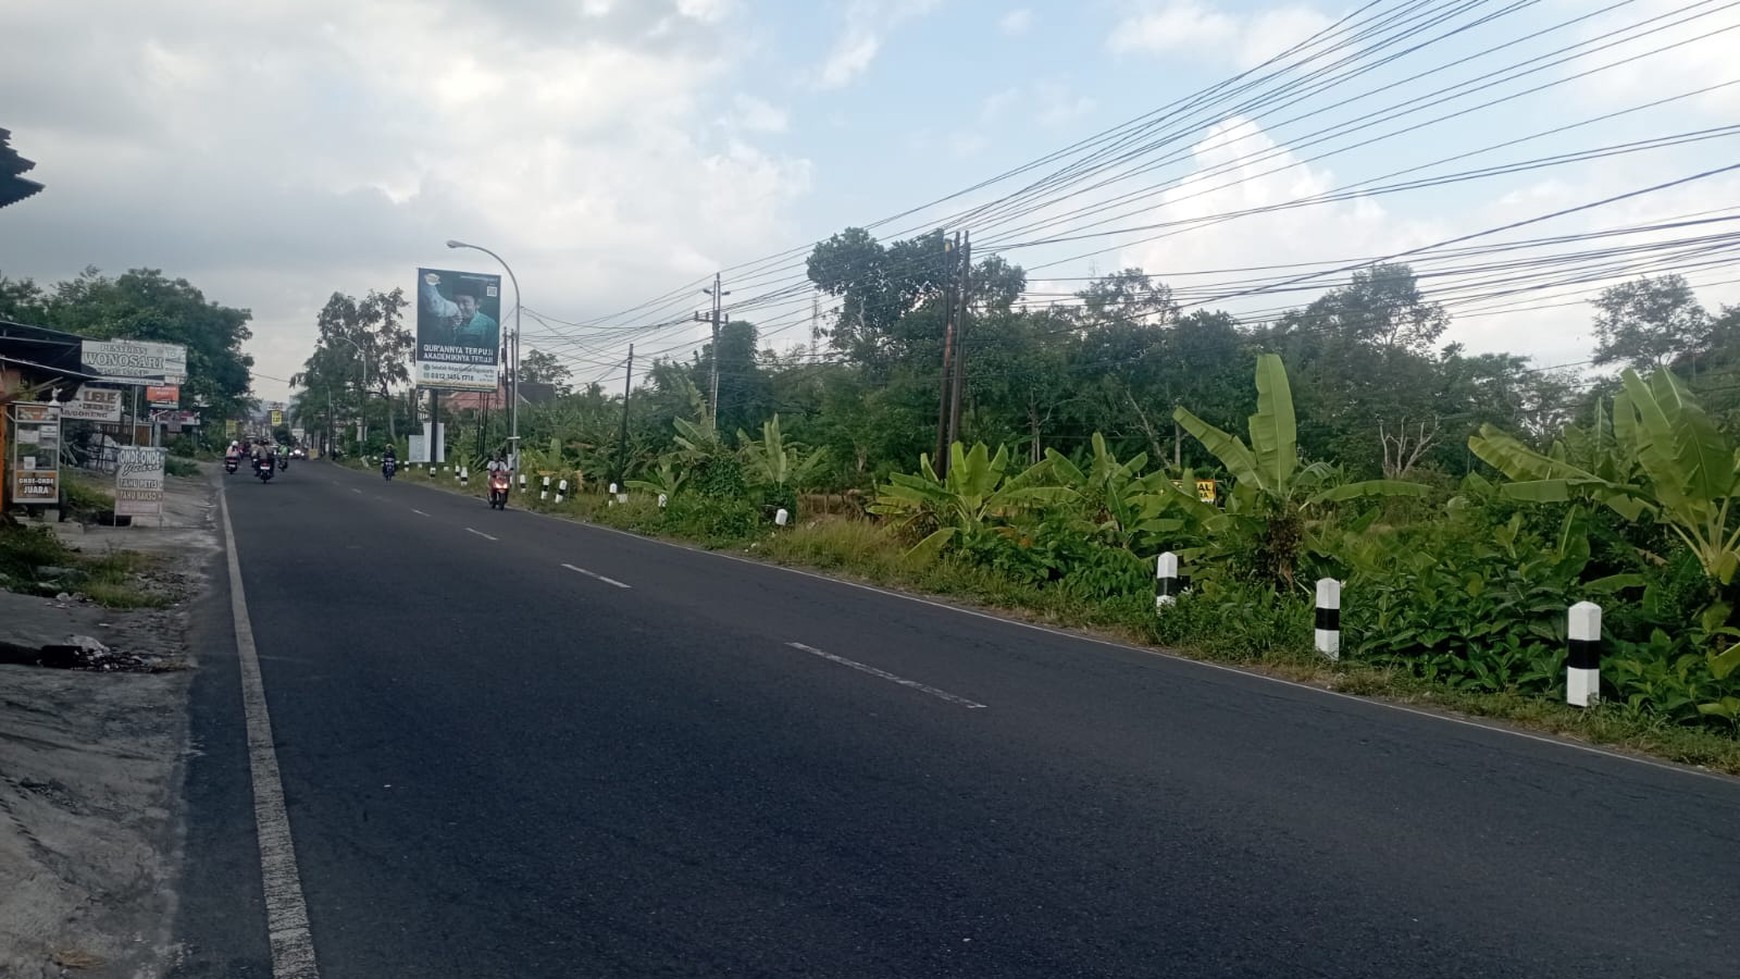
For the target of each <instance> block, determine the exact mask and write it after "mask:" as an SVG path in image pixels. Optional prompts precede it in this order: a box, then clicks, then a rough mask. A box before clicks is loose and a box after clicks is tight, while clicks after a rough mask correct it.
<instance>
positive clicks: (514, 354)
mask: <svg viewBox="0 0 1740 979" xmlns="http://www.w3.org/2000/svg"><path fill="white" fill-rule="evenodd" d="M447 247H448V248H470V249H472V250H474V251H480V252H482V253H484V254H485V255H488V256H489V257H490V258H493V259H495V260H496V261H498V262H501V267H502V268H503V269H506V270H507V274H508V281H509V282H512V283H513V284H514V336H513V343H512V345H511V346H510V347H509V348H508V461H509V462H510V463H511V464H512V465H513V467H514V468H515V469H518V468H519V464H520V280H519V279H518V278H517V277H516V276H515V275H514V270H513V268H512V267H511V266H509V265H508V263H507V262H505V261H503V260H502V257H501V256H500V255H497V254H496V253H495V252H492V251H490V250H489V249H487V248H485V247H483V246H482V245H473V244H471V243H469V242H464V241H456V240H454V239H452V238H449V239H448V240H447Z"/></svg>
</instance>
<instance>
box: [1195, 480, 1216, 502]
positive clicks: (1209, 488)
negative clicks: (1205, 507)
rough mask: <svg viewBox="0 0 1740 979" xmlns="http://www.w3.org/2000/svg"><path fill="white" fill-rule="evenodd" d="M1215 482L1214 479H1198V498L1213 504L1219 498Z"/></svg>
mask: <svg viewBox="0 0 1740 979" xmlns="http://www.w3.org/2000/svg"><path fill="white" fill-rule="evenodd" d="M1216 488H1217V487H1216V486H1215V482H1214V480H1212V479H1199V480H1197V481H1196V498H1197V499H1199V500H1201V501H1202V502H1204V503H1209V504H1212V503H1213V502H1214V501H1215V499H1216V498H1217V494H1216V492H1215V490H1216Z"/></svg>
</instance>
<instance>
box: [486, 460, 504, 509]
mask: <svg viewBox="0 0 1740 979" xmlns="http://www.w3.org/2000/svg"><path fill="white" fill-rule="evenodd" d="M507 498H508V473H507V470H506V469H498V470H496V471H495V472H492V473H490V474H489V505H490V508H491V509H494V510H506V509H507Z"/></svg>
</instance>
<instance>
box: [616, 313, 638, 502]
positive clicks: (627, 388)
mask: <svg viewBox="0 0 1740 979" xmlns="http://www.w3.org/2000/svg"><path fill="white" fill-rule="evenodd" d="M633 391H634V344H632V343H631V344H629V345H628V370H627V371H625V372H624V374H623V378H622V434H621V435H620V436H619V437H618V439H617V447H616V482H617V484H618V485H619V486H627V485H628V399H629V396H630V394H631V393H632V392H633Z"/></svg>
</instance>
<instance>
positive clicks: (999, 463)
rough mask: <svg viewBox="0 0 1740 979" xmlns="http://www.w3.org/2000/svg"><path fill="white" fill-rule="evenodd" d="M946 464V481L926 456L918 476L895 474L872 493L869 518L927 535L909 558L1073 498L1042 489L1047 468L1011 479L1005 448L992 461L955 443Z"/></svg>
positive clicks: (982, 451)
mask: <svg viewBox="0 0 1740 979" xmlns="http://www.w3.org/2000/svg"><path fill="white" fill-rule="evenodd" d="M949 460H950V461H949V470H948V476H947V477H946V478H944V477H938V476H937V474H936V470H935V469H934V468H933V467H932V466H931V462H930V456H929V455H920V456H919V457H918V470H919V471H918V472H917V473H915V474H910V473H894V474H892V475H890V476H889V477H888V482H887V483H886V484H884V485H882V486H879V487H877V489H876V502H875V503H874V504H872V505H871V507H870V511H871V512H872V513H876V514H881V515H883V516H888V517H892V518H894V521H895V525H896V526H898V527H901V528H903V529H916V530H919V531H928V534H927V535H926V536H925V537H924V539H923V540H921V541H919V542H918V544H917V545H915V546H914V547H913V548H912V549H911V550H910V551H908V552H907V556H908V557H909V558H913V559H915V560H925V559H929V558H931V557H935V556H936V555H937V554H940V553H941V552H942V550H943V549H944V548H945V547H947V546H948V544H949V542H950V541H952V540H954V539H955V538H956V537H957V536H960V535H970V534H976V533H980V532H982V531H984V530H985V529H986V528H987V527H989V526H991V525H992V522H993V521H996V520H999V519H1003V518H1007V517H1009V516H1011V515H1013V514H1016V513H1019V512H1022V511H1026V510H1034V509H1039V508H1043V507H1047V506H1054V505H1058V504H1062V503H1070V502H1074V501H1075V500H1076V499H1077V498H1078V494H1077V493H1076V492H1075V490H1073V489H1070V488H1069V487H1067V486H1048V485H1043V480H1044V478H1045V475H1046V469H1047V468H1048V466H1047V463H1043V462H1042V463H1039V464H1038V465H1036V466H1034V467H1032V468H1030V469H1028V470H1026V471H1024V472H1020V473H1015V474H1012V475H1011V474H1010V473H1009V471H1008V470H1009V448H1008V446H1000V447H999V448H998V449H997V454H996V455H995V456H992V455H991V451H990V449H988V448H987V447H986V446H985V444H984V443H983V442H980V443H978V444H976V445H974V446H973V448H972V449H971V450H970V451H969V450H967V449H966V448H965V447H964V446H963V445H962V444H961V443H959V442H956V443H954V444H953V445H951V446H950V447H949Z"/></svg>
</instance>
